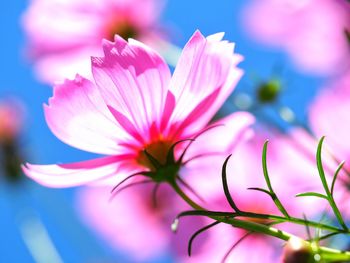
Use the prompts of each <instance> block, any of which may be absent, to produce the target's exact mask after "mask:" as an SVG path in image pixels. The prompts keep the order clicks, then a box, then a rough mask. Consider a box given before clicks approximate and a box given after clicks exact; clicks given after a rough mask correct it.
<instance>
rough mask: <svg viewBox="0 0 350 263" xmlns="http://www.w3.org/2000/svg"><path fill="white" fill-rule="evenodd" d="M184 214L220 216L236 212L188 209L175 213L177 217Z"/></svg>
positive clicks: (234, 214)
mask: <svg viewBox="0 0 350 263" xmlns="http://www.w3.org/2000/svg"><path fill="white" fill-rule="evenodd" d="M185 216H206V217H211V216H222V217H234V216H237V214H236V213H229V212H216V211H205V210H189V211H184V212H182V213H180V214H178V215H177V217H176V218H177V219H180V218H181V217H185Z"/></svg>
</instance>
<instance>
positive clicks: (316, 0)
mask: <svg viewBox="0 0 350 263" xmlns="http://www.w3.org/2000/svg"><path fill="white" fill-rule="evenodd" d="M243 19H244V24H245V26H246V28H247V29H248V31H249V33H250V34H251V35H253V36H254V37H255V38H256V39H258V40H260V41H262V42H264V43H266V44H268V45H271V46H274V47H280V48H282V49H285V50H286V51H287V52H288V53H289V55H290V56H291V58H292V60H293V61H294V63H295V64H296V65H297V66H298V67H300V68H301V69H302V70H305V71H307V72H310V73H316V74H334V73H339V72H342V71H343V70H344V69H346V68H347V67H349V61H350V49H349V43H348V42H347V39H346V37H345V32H344V31H345V28H347V29H348V30H349V29H350V4H349V3H347V1H345V0H303V1H294V0H254V1H252V2H251V3H250V4H249V5H248V6H247V7H246V8H245V10H244V12H243Z"/></svg>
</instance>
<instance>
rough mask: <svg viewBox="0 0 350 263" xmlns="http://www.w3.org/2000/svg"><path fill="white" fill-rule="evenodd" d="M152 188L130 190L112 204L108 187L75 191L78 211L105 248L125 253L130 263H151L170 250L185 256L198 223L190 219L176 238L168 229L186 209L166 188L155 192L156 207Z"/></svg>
mask: <svg viewBox="0 0 350 263" xmlns="http://www.w3.org/2000/svg"><path fill="white" fill-rule="evenodd" d="M153 187H154V186H152V187H150V186H145V185H144V186H135V187H131V188H129V189H127V190H125V191H123V192H121V193H120V194H118V195H117V196H116V197H115V199H113V201H111V202H108V200H109V198H110V189H109V188H106V187H85V188H82V189H79V191H78V196H77V210H78V212H79V214H80V216H81V218H82V220H83V222H84V223H85V224H86V225H87V226H88V227H90V228H91V229H92V230H93V231H94V232H95V233H96V234H97V236H100V237H101V239H102V240H103V241H104V243H105V245H107V246H109V247H111V248H113V249H115V250H117V251H123V252H125V253H126V254H127V256H128V258H130V259H131V260H132V261H133V262H134V261H137V262H144V261H145V260H151V259H153V258H156V257H157V256H160V255H164V253H165V252H169V251H171V252H172V253H173V254H174V253H178V252H180V251H182V253H183V254H184V253H185V251H186V242H187V240H188V239H189V234H192V232H193V231H195V230H196V228H197V227H198V225H199V226H200V225H201V224H200V222H201V221H200V220H198V219H197V220H192V222H193V221H194V222H193V223H192V225H189V224H187V227H186V228H189V229H187V231H186V232H185V233H184V234H183V235H175V234H174V233H173V232H172V231H171V229H170V225H171V223H172V221H173V220H174V218H175V217H176V215H177V214H178V213H179V212H181V211H184V210H188V209H189V208H188V206H187V205H185V204H184V202H182V201H181V199H180V198H179V197H178V196H177V195H176V194H175V192H174V191H173V190H172V189H170V187H169V186H168V185H161V186H160V188H159V189H158V191H157V195H156V198H157V199H156V200H157V203H156V206H155V205H154V203H153V198H152V191H153ZM91 204H93V205H91ZM131 230H132V231H131ZM183 232H184V231H181V232H180V234H181V233H183ZM186 234H187V235H186Z"/></svg>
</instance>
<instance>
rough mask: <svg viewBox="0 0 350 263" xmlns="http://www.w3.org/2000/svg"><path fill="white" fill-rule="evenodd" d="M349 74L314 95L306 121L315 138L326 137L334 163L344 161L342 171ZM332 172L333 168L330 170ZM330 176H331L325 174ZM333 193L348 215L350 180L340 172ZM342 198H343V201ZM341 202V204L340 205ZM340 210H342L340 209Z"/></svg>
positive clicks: (349, 164) (349, 146)
mask: <svg viewBox="0 0 350 263" xmlns="http://www.w3.org/2000/svg"><path fill="white" fill-rule="evenodd" d="M349 73H350V72H348V73H346V74H344V76H343V77H340V78H339V79H337V80H334V81H333V83H330V84H329V85H328V87H325V88H324V89H322V90H321V91H320V92H319V94H317V96H316V98H315V99H314V101H313V102H312V103H311V104H310V106H309V121H310V126H311V129H312V130H313V132H314V133H315V134H316V136H317V137H321V136H326V138H325V145H326V147H328V151H329V152H330V153H331V154H332V155H333V156H334V158H335V159H336V160H337V164H339V162H340V161H343V160H345V169H346V170H347V171H348V173H349V171H350V170H349V169H350V141H349V134H350V115H349V112H350V75H349ZM333 172H334V168H333ZM329 174H330V175H332V173H330V172H329ZM339 177H340V178H339V179H338V184H337V187H338V188H337V190H338V191H336V194H338V195H339V198H338V199H339V200H340V203H342V206H344V207H343V208H344V209H346V210H345V211H346V212H347V216H350V214H349V213H350V209H349V208H350V207H349V205H348V198H349V193H350V191H349V186H350V178H349V174H346V173H345V172H343V173H340V176H339ZM344 196H347V197H346V198H344ZM342 201H343V202H342ZM344 209H343V210H344Z"/></svg>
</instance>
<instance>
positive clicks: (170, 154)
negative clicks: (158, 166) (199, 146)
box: [166, 139, 194, 163]
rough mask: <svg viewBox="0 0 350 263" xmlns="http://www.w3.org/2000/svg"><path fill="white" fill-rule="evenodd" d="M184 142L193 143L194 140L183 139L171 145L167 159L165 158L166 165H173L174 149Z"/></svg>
mask: <svg viewBox="0 0 350 263" xmlns="http://www.w3.org/2000/svg"><path fill="white" fill-rule="evenodd" d="M186 141H190V142H193V141H194V140H193V139H183V140H180V141H177V142H175V143H174V144H173V145H171V147H170V149H169V151H168V154H167V157H166V160H167V163H174V162H175V156H174V150H175V147H176V146H177V145H179V144H181V143H183V142H186Z"/></svg>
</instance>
